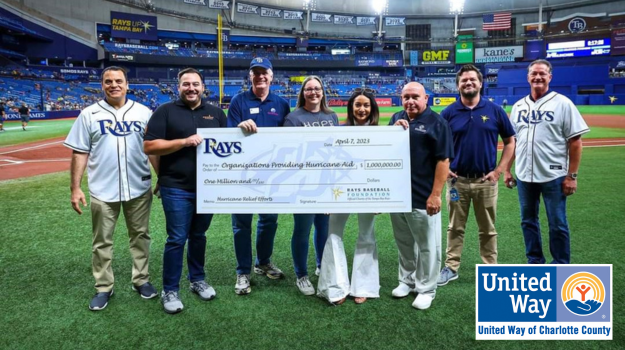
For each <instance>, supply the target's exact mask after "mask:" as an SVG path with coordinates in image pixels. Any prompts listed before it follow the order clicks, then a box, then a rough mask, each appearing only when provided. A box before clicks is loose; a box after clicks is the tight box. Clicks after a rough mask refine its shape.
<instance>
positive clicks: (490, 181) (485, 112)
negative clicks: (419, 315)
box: [438, 64, 514, 286]
mask: <svg viewBox="0 0 625 350" xmlns="http://www.w3.org/2000/svg"><path fill="white" fill-rule="evenodd" d="M456 85H457V86H458V91H459V92H460V100H459V101H456V102H454V103H453V104H451V105H450V106H448V107H447V108H445V110H443V112H442V113H441V117H443V119H445V120H446V121H447V122H448V123H449V127H450V128H451V133H452V136H453V140H454V154H455V155H456V157H455V158H454V160H453V162H452V163H451V166H450V170H449V177H448V179H447V207H448V208H449V226H448V228H447V258H446V259H445V268H443V270H442V271H441V274H440V276H439V278H438V285H439V286H444V285H446V284H447V283H448V282H449V281H452V280H455V279H457V278H458V269H459V268H460V255H461V254H462V246H463V242H464V232H465V227H466V224H467V217H468V215H469V208H470V207H471V202H473V211H474V213H475V221H476V222H477V227H478V231H479V238H480V255H481V257H482V262H483V263H484V264H496V263H497V231H496V230H495V218H496V212H497V192H498V188H499V186H498V183H497V181H499V176H500V175H501V173H503V172H504V171H505V169H506V166H507V164H508V162H510V160H511V158H512V155H513V154H514V128H513V127H512V124H511V123H510V120H509V119H508V115H507V114H506V112H505V111H504V110H503V108H501V107H499V106H498V105H496V104H495V103H493V102H490V101H488V100H487V99H485V98H482V97H481V96H480V89H481V88H482V73H480V71H479V70H478V69H477V67H475V66H474V65H471V64H467V65H464V66H462V68H461V69H460V70H459V71H458V73H457V74H456ZM499 136H501V139H502V140H503V143H504V148H503V153H502V155H501V160H500V161H499V165H497V142H498V137H499Z"/></svg>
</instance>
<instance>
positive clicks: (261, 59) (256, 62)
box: [250, 57, 273, 70]
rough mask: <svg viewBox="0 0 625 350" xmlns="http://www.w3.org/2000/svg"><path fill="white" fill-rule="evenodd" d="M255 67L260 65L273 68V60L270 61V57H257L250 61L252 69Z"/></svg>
mask: <svg viewBox="0 0 625 350" xmlns="http://www.w3.org/2000/svg"><path fill="white" fill-rule="evenodd" d="M254 67H260V68H265V69H271V70H273V66H272V65H271V61H269V59H267V58H264V57H256V58H255V59H253V60H252V62H250V69H252V68H254Z"/></svg>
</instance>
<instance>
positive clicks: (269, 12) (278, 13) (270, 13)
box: [260, 7, 282, 18]
mask: <svg viewBox="0 0 625 350" xmlns="http://www.w3.org/2000/svg"><path fill="white" fill-rule="evenodd" d="M260 15H261V17H274V18H280V17H282V10H278V9H272V8H269V7H261V8H260Z"/></svg>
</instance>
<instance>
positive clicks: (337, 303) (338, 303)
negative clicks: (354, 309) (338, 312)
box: [332, 298, 345, 306]
mask: <svg viewBox="0 0 625 350" xmlns="http://www.w3.org/2000/svg"><path fill="white" fill-rule="evenodd" d="M344 302H345V298H343V299H341V300H337V301H335V302H333V303H332V305H337V306H338V305H341V304H343V303H344Z"/></svg>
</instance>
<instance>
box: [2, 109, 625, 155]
mask: <svg viewBox="0 0 625 350" xmlns="http://www.w3.org/2000/svg"><path fill="white" fill-rule="evenodd" d="M578 108H579V110H580V112H581V113H582V114H602V115H613V116H614V117H615V118H617V117H622V118H625V107H623V106H579V107H578ZM401 109H402V107H382V108H381V109H380V112H381V113H395V112H398V111H401ZM432 109H433V110H434V111H436V112H440V111H442V110H443V109H444V107H438V106H436V107H433V108H432ZM333 110H334V111H335V112H336V113H339V114H341V113H342V114H345V113H347V107H336V108H333ZM507 110H508V113H510V107H508V108H507ZM390 119H391V118H390V117H382V118H380V125H386V124H388V122H389V121H390ZM343 120H344V117H343V118H341V121H343ZM73 123H74V119H62V120H47V121H31V122H30V123H29V124H28V130H27V131H22V128H21V123H20V122H19V121H10V122H5V126H4V127H5V129H7V131H6V132H4V133H1V134H0V147H1V146H7V145H15V144H21V143H27V142H33V141H37V140H45V139H50V138H55V137H63V136H66V135H67V133H68V132H69V129H70V128H71V127H72V124H73ZM615 137H625V129H613V128H600V127H593V128H591V130H590V132H589V133H588V134H586V135H584V138H615Z"/></svg>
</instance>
